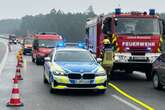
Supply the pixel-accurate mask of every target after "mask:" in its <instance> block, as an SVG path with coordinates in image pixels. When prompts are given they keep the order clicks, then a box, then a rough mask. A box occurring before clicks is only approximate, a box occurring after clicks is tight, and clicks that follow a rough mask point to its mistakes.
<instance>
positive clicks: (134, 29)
mask: <svg viewBox="0 0 165 110" xmlns="http://www.w3.org/2000/svg"><path fill="white" fill-rule="evenodd" d="M115 22H116V23H115V31H116V33H118V34H126V35H132V36H136V35H160V26H159V21H158V19H151V18H116V19H115Z"/></svg>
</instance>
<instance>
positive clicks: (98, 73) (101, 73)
mask: <svg viewBox="0 0 165 110" xmlns="http://www.w3.org/2000/svg"><path fill="white" fill-rule="evenodd" d="M106 75H107V74H106V72H97V73H96V76H106Z"/></svg>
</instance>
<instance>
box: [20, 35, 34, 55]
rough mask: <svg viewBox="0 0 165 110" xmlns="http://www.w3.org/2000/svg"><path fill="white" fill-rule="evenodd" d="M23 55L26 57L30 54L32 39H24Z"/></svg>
mask: <svg viewBox="0 0 165 110" xmlns="http://www.w3.org/2000/svg"><path fill="white" fill-rule="evenodd" d="M22 47H23V54H24V55H27V54H30V55H31V53H32V38H25V39H24V40H23V46H22Z"/></svg>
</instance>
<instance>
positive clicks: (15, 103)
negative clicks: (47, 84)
mask: <svg viewBox="0 0 165 110" xmlns="http://www.w3.org/2000/svg"><path fill="white" fill-rule="evenodd" d="M7 106H11V107H19V106H23V103H22V102H21V99H20V91H19V88H18V80H17V79H14V86H13V89H12V95H11V99H10V101H9V102H8V103H7Z"/></svg>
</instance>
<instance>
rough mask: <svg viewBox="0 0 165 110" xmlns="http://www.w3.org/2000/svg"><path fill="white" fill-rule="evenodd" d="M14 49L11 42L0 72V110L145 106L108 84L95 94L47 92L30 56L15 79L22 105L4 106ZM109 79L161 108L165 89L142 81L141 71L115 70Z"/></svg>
mask: <svg viewBox="0 0 165 110" xmlns="http://www.w3.org/2000/svg"><path fill="white" fill-rule="evenodd" d="M17 50H18V46H13V49H12V52H10V53H9V55H8V59H7V61H6V65H5V68H4V69H3V71H2V74H0V110H145V107H144V106H141V105H139V104H138V103H135V102H134V101H132V100H131V99H129V98H127V97H125V96H124V95H122V94H120V93H119V92H118V91H116V90H115V89H114V88H112V87H111V86H109V87H108V90H107V92H106V93H105V94H95V93H94V92H92V91H83V92H80V91H74V92H73V91H59V92H58V93H56V94H51V93H50V92H49V85H47V84H44V83H43V78H42V77H43V67H42V66H37V65H36V64H34V63H32V62H31V57H30V56H24V61H25V63H24V68H23V72H22V75H23V78H24V80H22V81H21V82H20V83H19V87H20V91H21V101H22V102H23V103H24V106H23V107H19V108H11V107H6V103H7V101H9V99H10V95H11V90H12V86H13V84H12V78H13V77H14V74H15V69H16V67H15V66H16V58H15V57H16V56H15V55H16V51H17ZM0 54H1V53H0ZM111 83H113V84H114V85H116V86H117V87H119V88H120V89H121V90H124V91H125V92H126V93H128V94H129V95H131V96H133V97H134V98H136V99H139V100H140V101H142V102H144V103H145V104H147V105H149V106H151V107H152V108H154V109H155V110H164V109H165V108H164V104H165V90H162V91H157V90H155V89H153V86H152V83H151V82H148V81H146V80H145V76H144V75H143V74H139V73H137V72H136V74H133V75H125V74H124V73H118V74H117V75H116V76H115V78H114V80H113V81H111Z"/></svg>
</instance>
